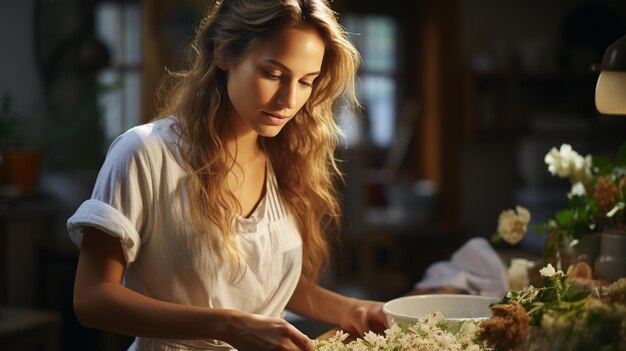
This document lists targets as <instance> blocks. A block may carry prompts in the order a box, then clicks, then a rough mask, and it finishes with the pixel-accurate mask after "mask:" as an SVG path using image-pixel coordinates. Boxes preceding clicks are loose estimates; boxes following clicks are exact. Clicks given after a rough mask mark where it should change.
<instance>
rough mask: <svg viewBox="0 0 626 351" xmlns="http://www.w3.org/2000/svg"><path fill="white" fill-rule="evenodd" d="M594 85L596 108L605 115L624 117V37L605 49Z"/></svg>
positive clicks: (625, 91)
mask: <svg viewBox="0 0 626 351" xmlns="http://www.w3.org/2000/svg"><path fill="white" fill-rule="evenodd" d="M592 69H593V70H594V71H600V76H599V77H598V83H597V84H596V99H595V100H596V108H597V109H598V111H599V112H600V113H603V114H607V115H626V36H623V37H622V38H620V39H619V40H618V41H616V42H615V43H613V44H611V46H609V47H608V48H607V49H606V52H605V53H604V57H603V59H602V64H600V65H594V66H593V67H592Z"/></svg>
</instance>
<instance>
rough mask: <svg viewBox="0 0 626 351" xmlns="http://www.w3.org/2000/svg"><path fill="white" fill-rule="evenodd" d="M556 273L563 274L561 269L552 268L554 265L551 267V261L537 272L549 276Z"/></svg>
mask: <svg viewBox="0 0 626 351" xmlns="http://www.w3.org/2000/svg"><path fill="white" fill-rule="evenodd" d="M557 273H560V274H563V271H561V270H558V271H557V270H556V269H554V267H552V264H551V263H548V265H547V266H545V267H543V268H541V269H540V270H539V274H541V276H542V277H551V276H553V275H555V274H557Z"/></svg>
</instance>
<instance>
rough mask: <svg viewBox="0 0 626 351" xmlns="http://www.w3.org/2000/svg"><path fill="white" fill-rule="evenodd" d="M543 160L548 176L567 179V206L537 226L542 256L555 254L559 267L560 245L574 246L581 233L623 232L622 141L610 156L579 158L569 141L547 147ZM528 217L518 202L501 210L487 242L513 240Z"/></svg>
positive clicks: (625, 149) (625, 171)
mask: <svg viewBox="0 0 626 351" xmlns="http://www.w3.org/2000/svg"><path fill="white" fill-rule="evenodd" d="M544 161H545V163H546V164H547V166H548V171H549V172H550V173H551V174H552V175H555V176H558V177H560V178H567V179H569V181H570V183H571V190H570V191H569V193H568V194H567V198H568V207H567V208H563V209H561V210H559V211H557V212H556V214H555V216H554V217H553V218H550V219H548V220H547V221H546V222H545V223H541V224H539V225H537V226H536V231H537V233H544V232H545V233H548V239H547V240H546V242H545V244H544V248H543V257H544V258H545V259H547V260H551V259H554V260H551V261H553V262H555V264H557V267H558V268H561V267H560V264H561V259H560V251H561V249H563V248H567V247H573V246H576V245H577V244H578V242H579V240H580V239H581V237H582V236H583V235H585V234H588V233H592V232H601V231H614V232H618V233H624V234H625V235H626V215H625V212H626V142H625V143H623V144H622V145H621V146H620V148H619V151H618V153H617V158H616V160H615V161H612V160H610V159H608V158H606V157H603V156H598V155H595V156H594V155H586V156H584V157H583V156H582V155H580V154H579V153H578V152H576V151H575V150H574V149H573V148H572V147H571V145H569V144H563V145H561V147H560V148H559V149H557V148H552V149H551V150H550V151H549V152H548V153H547V154H546V156H545V158H544ZM530 218H531V215H530V212H529V211H528V210H527V209H526V208H524V207H522V206H517V207H516V209H515V210H511V209H509V210H505V211H502V213H501V214H500V217H499V219H498V229H497V232H496V233H495V234H494V235H493V236H492V241H493V242H498V241H500V240H503V241H505V242H507V243H509V244H511V245H515V244H517V243H518V242H519V241H520V240H522V238H523V237H524V235H525V234H526V231H527V229H528V223H529V222H530Z"/></svg>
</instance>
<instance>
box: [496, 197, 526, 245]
mask: <svg viewBox="0 0 626 351" xmlns="http://www.w3.org/2000/svg"><path fill="white" fill-rule="evenodd" d="M516 211H517V212H516ZM528 222H530V212H529V211H528V210H527V209H526V208H524V207H522V206H517V207H516V208H515V211H514V210H506V211H502V212H501V213H500V218H498V235H500V237H501V238H502V239H503V240H504V241H506V242H507V243H509V244H511V245H515V244H517V243H518V242H520V240H522V239H523V238H524V235H526V231H527V230H528Z"/></svg>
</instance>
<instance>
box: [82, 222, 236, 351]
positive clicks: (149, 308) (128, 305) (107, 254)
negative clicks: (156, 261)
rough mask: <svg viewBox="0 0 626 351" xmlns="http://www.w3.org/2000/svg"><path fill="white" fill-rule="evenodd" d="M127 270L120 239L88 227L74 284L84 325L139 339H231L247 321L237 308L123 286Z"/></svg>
mask: <svg viewBox="0 0 626 351" xmlns="http://www.w3.org/2000/svg"><path fill="white" fill-rule="evenodd" d="M124 268H125V260H124V258H123V254H122V252H121V248H120V246H119V242H118V241H117V239H115V238H112V237H110V236H109V235H107V234H105V233H102V232H100V231H98V230H97V229H93V228H89V229H87V232H86V234H85V235H84V239H83V244H82V246H81V253H80V258H79V263H78V268H77V272H76V280H75V285H74V310H75V313H76V316H77V318H78V320H79V321H80V322H81V323H82V324H83V325H85V326H88V327H92V328H98V329H105V330H109V331H113V332H116V333H121V334H126V335H134V336H143V337H155V338H176V339H178V338H184V339H197V338H212V339H218V340H224V341H227V340H229V339H231V338H233V337H234V333H236V330H237V328H236V327H237V326H238V325H239V324H241V323H240V322H237V321H238V320H240V319H242V318H244V314H243V313H241V312H237V311H234V310H227V309H213V308H206V307H194V306H188V305H181V304H175V303H169V302H164V301H160V300H157V299H153V298H150V297H147V296H144V295H141V294H139V293H137V292H135V291H133V290H130V289H128V288H126V287H125V286H123V285H122V276H123V272H124ZM155 274H158V273H155ZM227 342H228V341H227Z"/></svg>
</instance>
